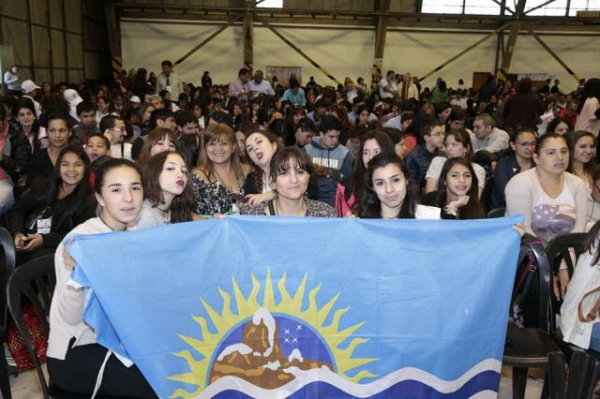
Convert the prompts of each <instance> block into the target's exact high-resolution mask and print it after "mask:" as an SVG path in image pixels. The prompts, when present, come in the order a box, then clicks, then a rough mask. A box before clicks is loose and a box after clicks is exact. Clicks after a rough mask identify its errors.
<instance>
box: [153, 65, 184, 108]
mask: <svg viewBox="0 0 600 399" xmlns="http://www.w3.org/2000/svg"><path fill="white" fill-rule="evenodd" d="M160 67H161V68H162V72H161V73H160V74H159V75H158V76H157V77H156V92H157V93H160V92H161V91H163V90H166V91H168V92H169V93H171V98H173V99H176V98H179V95H180V94H181V93H183V82H182V81H181V78H180V77H179V75H177V74H176V73H175V72H173V63H171V61H169V60H164V61H163V62H162V63H161V64H160Z"/></svg>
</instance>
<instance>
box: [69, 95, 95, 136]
mask: <svg viewBox="0 0 600 399" xmlns="http://www.w3.org/2000/svg"><path fill="white" fill-rule="evenodd" d="M76 111H77V116H78V117H79V120H80V121H81V122H80V123H79V125H77V126H76V127H75V128H74V129H73V133H74V134H75V136H76V137H77V138H79V139H80V140H81V142H82V143H83V144H84V145H85V144H87V142H88V139H89V138H90V137H91V136H93V135H94V134H96V133H98V132H99V128H98V123H97V122H96V107H95V106H94V104H92V103H91V102H89V101H83V102H80V103H79V104H77V107H76Z"/></svg>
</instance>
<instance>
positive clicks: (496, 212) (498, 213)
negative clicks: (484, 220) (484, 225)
mask: <svg viewBox="0 0 600 399" xmlns="http://www.w3.org/2000/svg"><path fill="white" fill-rule="evenodd" d="M505 214H506V208H494V209H492V210H491V211H489V212H488V214H487V217H488V219H492V218H501V217H503V216H504V215H505Z"/></svg>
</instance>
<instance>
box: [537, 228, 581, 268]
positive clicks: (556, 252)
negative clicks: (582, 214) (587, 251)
mask: <svg viewBox="0 0 600 399" xmlns="http://www.w3.org/2000/svg"><path fill="white" fill-rule="evenodd" d="M586 235H587V234H586V233H569V234H559V235H557V236H555V237H554V238H553V239H552V240H550V242H549V243H548V245H547V246H546V254H547V255H548V260H549V261H550V264H551V265H552V270H553V272H554V274H556V273H558V269H559V267H560V264H561V261H563V260H564V261H565V263H566V265H567V268H568V269H569V275H571V276H572V275H573V271H574V270H575V266H576V265H577V259H579V255H581V249H582V247H583V242H584V241H585V236H586ZM571 254H575V259H573V257H572V255H571Z"/></svg>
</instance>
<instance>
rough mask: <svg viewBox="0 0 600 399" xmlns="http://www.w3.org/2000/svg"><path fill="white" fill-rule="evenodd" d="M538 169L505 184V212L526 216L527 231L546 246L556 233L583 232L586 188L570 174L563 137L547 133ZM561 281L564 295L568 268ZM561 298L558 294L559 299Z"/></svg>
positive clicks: (540, 148) (541, 141) (537, 158)
mask: <svg viewBox="0 0 600 399" xmlns="http://www.w3.org/2000/svg"><path fill="white" fill-rule="evenodd" d="M533 160H534V161H535V163H536V165H537V166H536V167H535V168H532V169H529V170H527V171H525V172H523V173H519V174H518V175H517V176H515V177H513V178H512V179H511V180H510V181H509V182H508V184H507V185H506V190H505V192H506V213H507V214H508V215H518V214H521V213H522V214H525V231H526V232H527V233H529V234H532V235H534V236H536V237H538V238H539V239H540V240H541V241H542V243H543V244H544V246H545V245H547V244H548V242H549V241H550V240H551V239H552V238H553V237H554V236H556V235H557V234H565V233H581V232H583V230H584V229H585V221H586V216H587V187H586V184H585V183H584V182H583V181H582V180H581V179H580V178H579V177H577V176H575V175H573V174H571V173H569V172H567V171H566V170H567V167H568V165H569V147H568V145H567V141H566V139H565V137H564V136H560V135H559V134H556V133H546V134H545V135H543V136H542V137H541V138H540V139H539V140H538V143H537V147H536V150H535V154H534V156H533ZM558 280H559V282H560V288H561V292H562V293H563V294H564V292H565V290H566V288H567V285H568V284H569V275H568V272H567V270H566V265H564V268H561V270H560V272H559V275H558ZM561 296H562V295H559V299H560V297H561Z"/></svg>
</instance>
